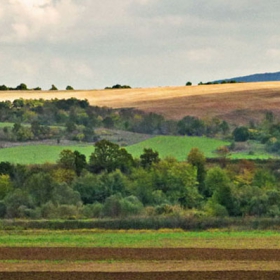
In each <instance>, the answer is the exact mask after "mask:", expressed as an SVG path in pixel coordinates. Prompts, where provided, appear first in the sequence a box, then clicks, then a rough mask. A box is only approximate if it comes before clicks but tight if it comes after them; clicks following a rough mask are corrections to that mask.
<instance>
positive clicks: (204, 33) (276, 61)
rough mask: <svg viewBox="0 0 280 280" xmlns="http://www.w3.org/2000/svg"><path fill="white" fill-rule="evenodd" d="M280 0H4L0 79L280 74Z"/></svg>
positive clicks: (81, 83)
mask: <svg viewBox="0 0 280 280" xmlns="http://www.w3.org/2000/svg"><path fill="white" fill-rule="evenodd" d="M279 11H280V1H279V0H269V1H263V0H250V1H249V0H235V1H225V0H211V1H209V0H173V1H171V0H0V30H1V34H0V85H2V84H5V85H7V86H13V87H15V86H17V85H19V84H20V83H25V84H27V86H28V87H30V88H31V87H37V86H40V87H42V88H43V89H49V88H50V87H51V85H52V84H54V85H55V86H56V87H57V88H59V89H65V88H66V86H67V85H71V86H72V87H74V88H75V89H101V88H104V87H106V86H113V85H115V84H124V85H130V86H131V87H135V88H136V87H158V86H180V85H184V84H185V83H186V82H187V81H191V82H192V83H193V84H196V83H198V82H200V81H202V82H208V81H213V80H218V79H224V78H232V77H236V76H243V75H249V74H255V73H264V72H278V71H280V28H279V26H280V16H279Z"/></svg>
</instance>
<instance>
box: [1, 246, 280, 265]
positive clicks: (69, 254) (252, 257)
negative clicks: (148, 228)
mask: <svg viewBox="0 0 280 280" xmlns="http://www.w3.org/2000/svg"><path fill="white" fill-rule="evenodd" d="M46 260H49V261H53V262H54V261H56V262H58V263H61V262H64V261H68V262H73V261H79V262H80V261H87V262H91V261H98V262H100V261H104V262H129V261H136V262H143V261H151V262H154V261H155V262H162V261H169V260H172V261H218V262H221V261H239V262H240V261H254V262H262V261H270V262H280V249H277V250H274V249H216V248H0V262H1V263H3V262H4V261H5V262H7V261H10V263H12V262H15V261H46Z"/></svg>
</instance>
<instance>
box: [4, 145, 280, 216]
mask: <svg viewBox="0 0 280 280" xmlns="http://www.w3.org/2000/svg"><path fill="white" fill-rule="evenodd" d="M277 176H278V173H277V169H276V171H274V169H271V168H265V167H264V166H262V167H257V166H256V165H255V164H254V163H253V162H248V161H244V160H243V161H240V162H237V163H232V162H227V163H226V165H225V167H224V168H221V166H220V165H219V164H218V165H213V164H211V165H207V163H206V160H205V157H204V155H203V154H202V153H201V152H200V151H199V150H198V149H197V148H193V149H192V150H191V152H190V153H189V154H188V155H187V157H186V162H178V161H177V160H175V159H174V158H165V159H160V158H159V156H158V153H157V152H156V151H153V150H151V149H145V150H144V151H143V154H142V155H141V156H140V158H139V159H133V158H132V156H131V155H130V154H129V153H128V152H127V151H126V150H124V149H123V148H120V147H119V146H118V145H116V144H113V143H111V142H109V141H107V140H101V141H99V142H97V143H96V144H95V150H94V152H93V153H92V155H91V156H90V158H89V160H88V161H87V160H86V158H85V156H84V155H82V154H80V153H79V152H77V151H74V152H73V151H70V150H64V151H62V152H61V154H60V156H59V160H58V162H57V163H56V164H43V165H30V166H23V165H13V164H10V163H7V162H2V163H0V217H2V218H33V219H35V218H36V219H39V218H48V219H51V218H102V217H126V216H130V215H139V216H143V215H186V214H187V213H189V211H192V212H193V213H196V215H203V216H235V217H236V216H269V217H275V216H279V215H280V188H279V187H280V186H279V183H278V180H277V179H278V177H277Z"/></svg>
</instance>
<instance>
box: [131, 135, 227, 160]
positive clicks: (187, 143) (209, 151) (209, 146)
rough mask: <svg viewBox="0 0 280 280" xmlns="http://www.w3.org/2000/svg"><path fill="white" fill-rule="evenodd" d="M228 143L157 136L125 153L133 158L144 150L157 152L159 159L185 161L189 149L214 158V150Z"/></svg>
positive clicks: (194, 138)
mask: <svg viewBox="0 0 280 280" xmlns="http://www.w3.org/2000/svg"><path fill="white" fill-rule="evenodd" d="M229 144H230V143H229V142H226V141H222V140H217V139H213V138H206V137H186V136H158V137H155V138H151V139H148V140H146V141H143V142H140V143H138V144H135V145H132V146H129V147H127V151H128V152H129V153H131V154H132V155H133V156H135V157H139V156H140V155H141V154H142V153H143V149H144V148H152V149H153V150H156V151H158V153H159V155H160V157H161V158H164V157H166V156H174V157H175V158H177V159H178V160H179V161H183V160H186V158H187V155H188V153H189V152H190V150H191V148H193V147H197V148H199V149H200V150H201V151H203V153H204V155H205V156H206V157H215V156H217V155H216V154H215V150H216V149H217V148H218V147H220V146H225V145H229Z"/></svg>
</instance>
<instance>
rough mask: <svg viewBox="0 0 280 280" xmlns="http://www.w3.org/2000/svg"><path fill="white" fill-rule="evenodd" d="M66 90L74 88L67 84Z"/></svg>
mask: <svg viewBox="0 0 280 280" xmlns="http://www.w3.org/2000/svg"><path fill="white" fill-rule="evenodd" d="M66 90H74V88H73V87H71V86H67V87H66Z"/></svg>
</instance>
